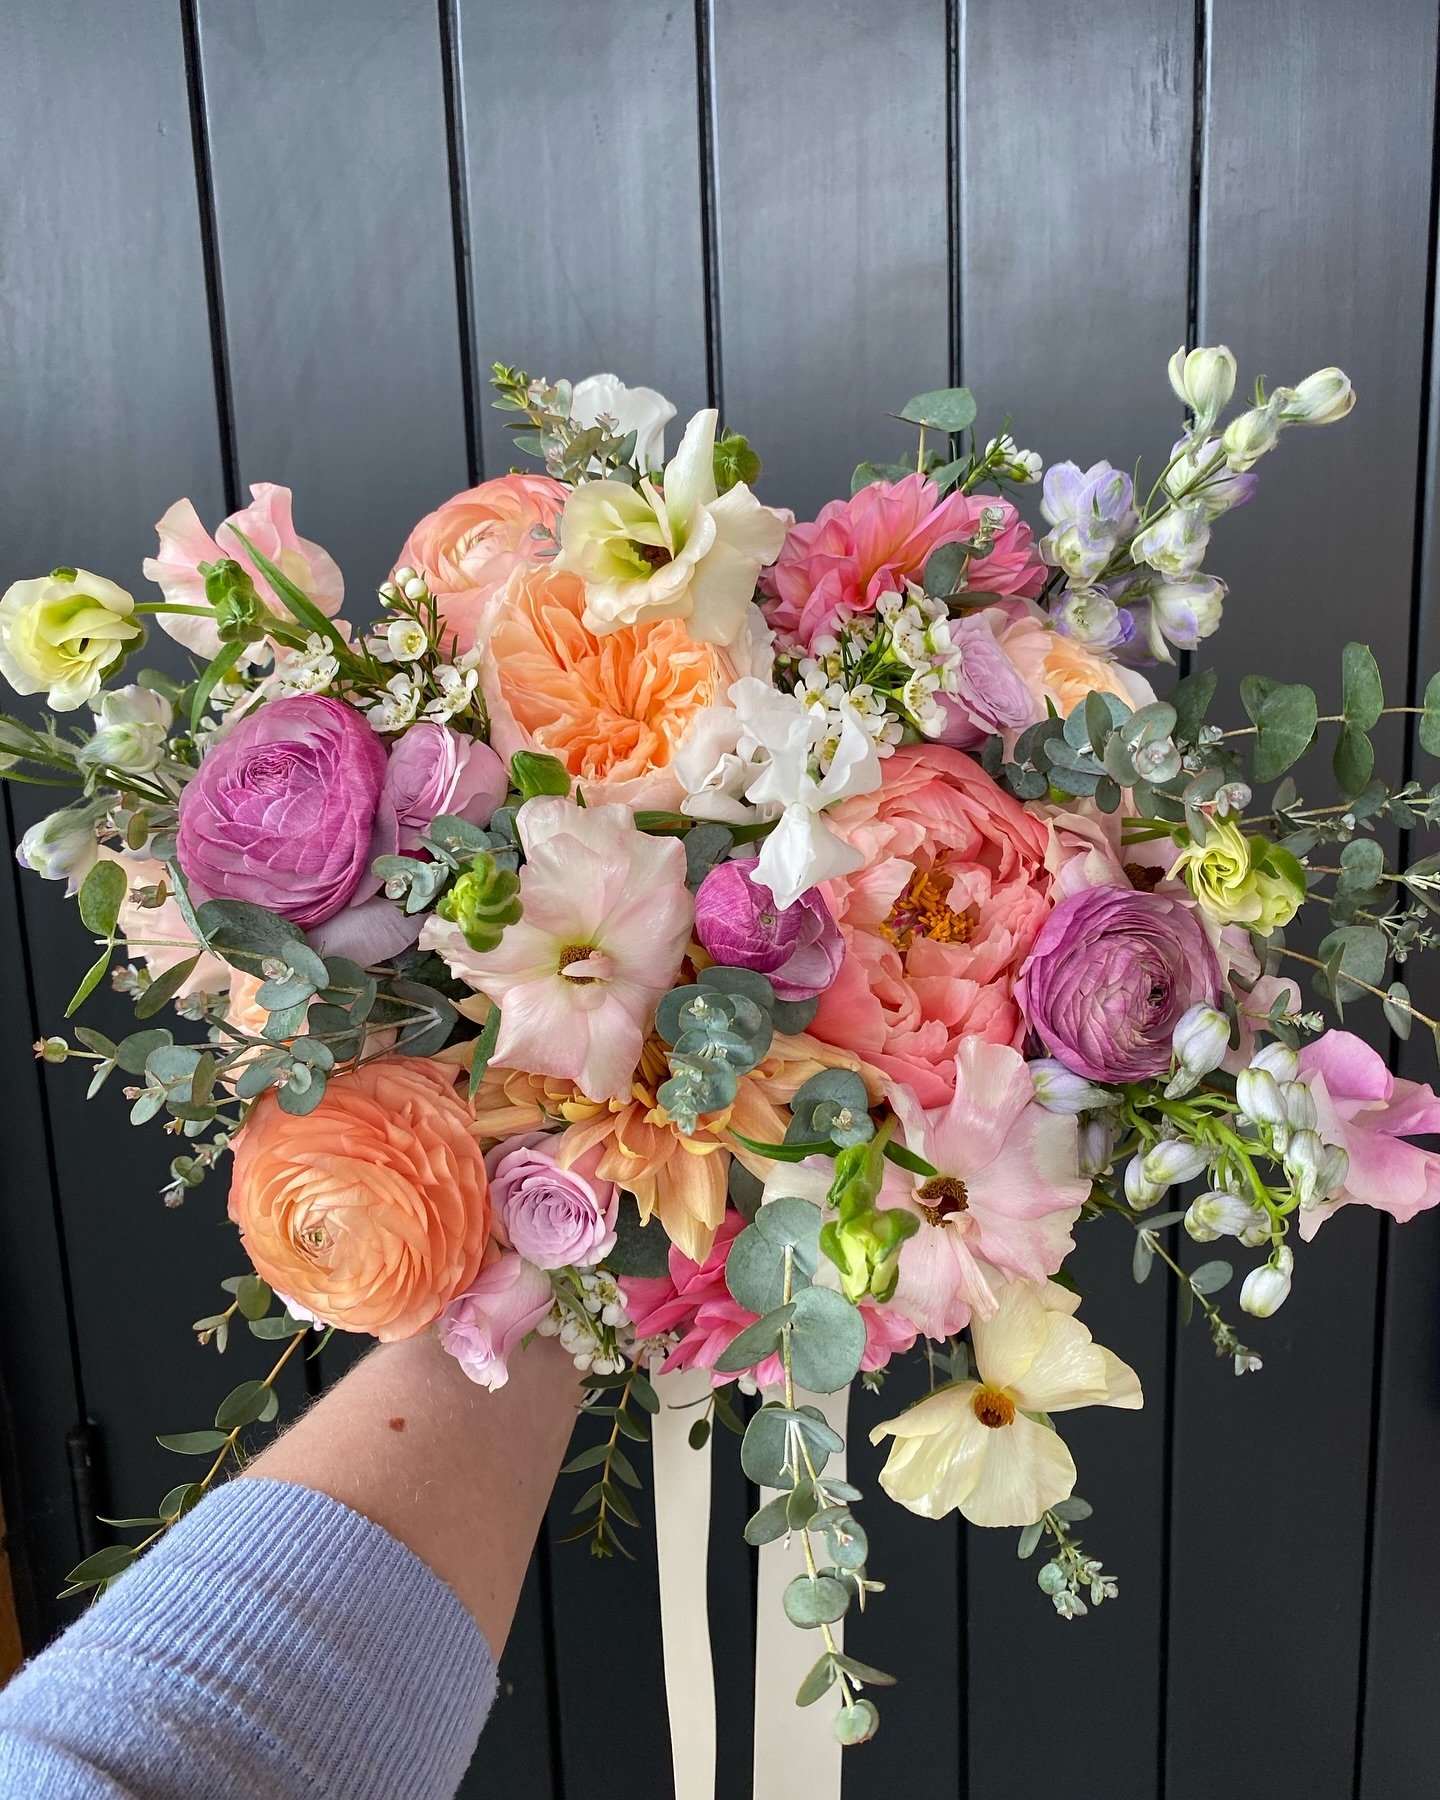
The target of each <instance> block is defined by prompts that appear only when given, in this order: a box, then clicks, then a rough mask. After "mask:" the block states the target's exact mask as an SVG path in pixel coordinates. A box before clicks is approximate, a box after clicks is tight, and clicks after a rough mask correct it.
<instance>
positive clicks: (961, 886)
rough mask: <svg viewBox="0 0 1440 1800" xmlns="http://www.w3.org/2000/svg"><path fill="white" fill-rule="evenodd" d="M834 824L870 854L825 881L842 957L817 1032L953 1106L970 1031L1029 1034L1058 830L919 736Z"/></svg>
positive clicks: (1016, 1040) (990, 1035)
mask: <svg viewBox="0 0 1440 1800" xmlns="http://www.w3.org/2000/svg"><path fill="white" fill-rule="evenodd" d="M881 768H882V776H881V781H880V786H879V787H878V788H877V789H876V791H875V792H874V793H873V794H865V795H861V796H858V797H856V798H853V799H850V800H844V801H842V802H841V803H840V805H838V806H837V807H835V808H834V809H833V810H832V811H831V812H830V813H829V814H827V819H828V821H829V823H830V825H831V827H832V829H833V830H835V831H837V832H838V833H839V834H840V836H841V837H843V838H844V839H845V841H846V842H847V843H850V844H853V845H854V847H855V848H856V849H857V850H859V851H860V852H861V853H862V855H863V856H864V858H865V864H864V867H863V868H862V869H860V870H859V872H858V873H856V874H854V875H847V876H842V877H840V878H839V879H837V880H835V881H831V882H828V883H826V884H825V893H826V896H827V898H828V899H829V902H830V910H831V912H833V913H834V915H835V917H836V919H837V920H838V921H839V923H840V929H841V932H842V933H843V935H844V938H845V946H846V956H845V961H844V962H843V963H842V964H841V966H840V973H839V975H838V976H837V977H836V978H835V981H834V983H833V985H832V986H831V987H830V988H829V989H828V990H827V991H826V992H825V993H824V994H823V995H822V996H821V998H820V1009H819V1011H818V1012H817V1014H816V1016H815V1020H814V1023H813V1024H812V1025H811V1027H810V1031H811V1033H812V1035H813V1036H815V1037H818V1038H821V1039H823V1040H824V1042H826V1043H829V1044H837V1045H839V1046H840V1047H841V1048H842V1049H845V1050H850V1051H853V1052H854V1053H855V1054H856V1055H857V1056H859V1057H861V1058H862V1059H863V1060H864V1061H865V1062H867V1063H870V1064H873V1065H874V1066H875V1067H876V1068H878V1069H880V1070H882V1071H883V1072H884V1073H885V1074H886V1075H888V1076H889V1077H890V1078H891V1079H892V1080H894V1081H898V1082H903V1083H904V1084H905V1085H906V1086H907V1087H910V1088H913V1089H914V1090H915V1093H916V1095H917V1096H918V1099H919V1102H920V1104H921V1105H922V1106H927V1107H931V1106H943V1105H944V1104H945V1102H946V1101H947V1100H948V1099H949V1097H950V1094H951V1092H952V1091H953V1089H954V1085H955V1054H956V1050H957V1047H958V1045H959V1043H960V1040H961V1039H962V1038H966V1037H974V1036H979V1037H983V1038H985V1039H987V1040H988V1041H989V1042H991V1043H997V1044H1010V1045H1013V1046H1014V1047H1015V1048H1016V1049H1018V1048H1019V1047H1020V1045H1021V1044H1022V1042H1023V1041H1024V1036H1025V1023H1024V1020H1023V1019H1022V1018H1021V1016H1020V1009H1019V1008H1018V1006H1017V1005H1016V1004H1015V980H1016V976H1017V975H1018V973H1019V970H1020V965H1021V964H1022V963H1023V962H1024V960H1025V958H1026V957H1027V956H1028V955H1029V953H1030V948H1031V946H1032V945H1033V943H1034V942H1035V939H1036V937H1037V936H1038V935H1039V932H1040V928H1041V926H1043V925H1044V923H1045V920H1046V919H1047V918H1048V917H1049V913H1050V908H1051V904H1052V896H1051V875H1050V872H1049V870H1048V868H1047V866H1046V858H1047V856H1048V855H1049V854H1050V847H1051V846H1050V833H1049V829H1048V827H1047V826H1046V825H1045V823H1044V822H1043V820H1041V819H1039V818H1037V817H1036V816H1035V815H1034V814H1033V813H1030V812H1027V811H1026V810H1025V808H1024V807H1022V806H1021V805H1020V804H1019V802H1018V801H1016V800H1013V799H1012V798H1011V797H1010V796H1009V795H1008V794H1007V793H1005V792H1004V790H1003V789H1001V788H1000V787H999V786H997V784H996V783H995V782H993V781H992V780H991V779H990V777H989V776H988V775H987V774H986V773H985V771H984V770H983V769H981V768H980V767H979V766H978V765H977V764H976V763H974V762H972V761H971V759H970V758H969V757H968V756H965V755H963V754H962V753H961V752H960V751H958V750H950V749H946V748H944V747H943V746H941V745H934V744H913V745H907V746H904V747H902V748H901V749H899V750H897V751H896V752H895V753H894V755H893V756H890V757H887V758H886V760H885V762H884V763H883V764H882V765H881Z"/></svg>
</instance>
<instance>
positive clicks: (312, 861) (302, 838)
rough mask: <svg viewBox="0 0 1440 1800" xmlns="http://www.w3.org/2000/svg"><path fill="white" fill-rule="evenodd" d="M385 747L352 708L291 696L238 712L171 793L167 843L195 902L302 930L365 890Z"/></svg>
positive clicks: (370, 883)
mask: <svg viewBox="0 0 1440 1800" xmlns="http://www.w3.org/2000/svg"><path fill="white" fill-rule="evenodd" d="M384 779H385V746H384V745H383V744H382V743H381V742H380V739H379V738H378V737H377V736H376V735H375V733H374V732H373V731H372V730H371V729H370V727H369V726H368V725H367V724H366V723H365V721H364V719H363V718H361V716H360V714H359V713H358V712H356V711H355V710H354V709H353V707H349V706H345V705H343V704H342V703H341V702H340V701H339V700H331V699H330V698H328V696H326V695H324V694H295V695H292V696H291V697H290V698H288V699H284V700H272V701H271V702H270V703H269V704H268V705H266V706H260V707H257V708H256V710H255V711H254V712H252V713H248V714H247V715H246V716H245V717H244V718H243V719H241V720H240V722H239V723H238V724H237V725H236V726H235V727H234V729H233V730H232V731H230V732H229V734H228V735H227V736H225V737H223V738H221V739H220V741H219V742H218V743H217V744H216V745H215V746H214V747H213V748H212V749H211V750H210V751H209V752H208V753H207V754H206V756H205V757H204V759H203V760H202V762H201V764H200V767H199V769H198V770H197V771H196V773H195V776H194V777H193V779H192V780H191V781H190V782H189V783H188V784H187V786H186V787H185V790H184V792H183V793H182V794H181V796H180V829H179V833H178V837H177V840H176V841H177V851H176V854H177V856H178V858H179V862H180V867H181V869H182V870H183V871H184V874H185V878H186V880H187V881H188V882H189V883H190V885H191V887H192V889H193V890H194V893H195V897H196V898H197V899H199V900H220V899H225V900H248V901H250V902H252V904H254V905H256V906H264V907H267V908H268V909H269V910H270V911H271V912H275V913H279V914H280V915H281V916H282V917H283V918H286V919H291V920H293V921H294V923H295V924H297V925H301V926H305V927H309V926H311V925H319V924H320V923H322V922H323V921H324V920H326V919H330V918H333V917H334V916H335V914H336V913H338V912H339V911H340V910H341V909H342V908H343V907H345V906H348V905H350V904H352V903H353V902H355V901H356V900H359V899H363V898H364V897H365V895H366V894H367V893H374V892H375V891H376V889H377V888H378V887H379V885H380V884H379V881H378V880H377V879H376V877H374V876H373V875H372V874H371V873H370V859H371V840H372V838H373V836H374V834H375V830H376V815H377V809H378V807H379V801H380V787H381V783H382V782H383V781H384Z"/></svg>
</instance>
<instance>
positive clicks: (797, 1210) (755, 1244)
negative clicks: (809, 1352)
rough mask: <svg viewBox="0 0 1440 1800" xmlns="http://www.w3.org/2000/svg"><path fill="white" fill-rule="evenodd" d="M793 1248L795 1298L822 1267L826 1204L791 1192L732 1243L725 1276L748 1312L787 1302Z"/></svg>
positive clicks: (762, 1211) (766, 1208)
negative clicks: (823, 1208)
mask: <svg viewBox="0 0 1440 1800" xmlns="http://www.w3.org/2000/svg"><path fill="white" fill-rule="evenodd" d="M787 1250H788V1251H789V1252H790V1290H791V1298H792V1299H793V1298H794V1297H795V1295H796V1294H797V1293H798V1292H799V1291H800V1290H801V1289H802V1288H808V1287H809V1285H810V1282H811V1280H812V1278H813V1276H814V1274H815V1271H816V1269H817V1268H818V1267H819V1266H820V1208H819V1207H818V1206H816V1205H815V1204H814V1202H813V1201H810V1200H799V1199H796V1198H795V1197H794V1196H791V1195H785V1196H782V1197H781V1198H780V1199H778V1200H772V1201H770V1202H769V1204H768V1205H765V1206H762V1207H761V1208H760V1210H759V1212H757V1213H756V1215H755V1219H754V1223H753V1224H750V1225H747V1226H746V1227H745V1229H744V1230H743V1231H742V1232H741V1233H740V1235H739V1237H737V1238H736V1239H735V1242H734V1243H733V1244H732V1245H731V1247H730V1256H729V1259H728V1261H727V1262H726V1264H725V1281H726V1285H727V1286H728V1287H729V1289H730V1292H731V1293H732V1294H733V1295H734V1297H735V1299H736V1300H738V1301H739V1303H740V1304H741V1306H743V1307H744V1308H745V1310H746V1311H747V1312H753V1313H761V1314H764V1313H769V1312H774V1311H775V1309H776V1307H777V1306H783V1305H784V1303H785V1262H786V1252H787ZM816 1391H817V1392H818V1391H820V1390H818V1389H817V1390H816Z"/></svg>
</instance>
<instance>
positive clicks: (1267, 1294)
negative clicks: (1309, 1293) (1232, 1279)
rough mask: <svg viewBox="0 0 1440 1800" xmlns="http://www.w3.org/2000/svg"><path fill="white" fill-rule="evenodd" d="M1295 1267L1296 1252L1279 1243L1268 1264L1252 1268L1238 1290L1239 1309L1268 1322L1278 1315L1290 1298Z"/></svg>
mask: <svg viewBox="0 0 1440 1800" xmlns="http://www.w3.org/2000/svg"><path fill="white" fill-rule="evenodd" d="M1294 1268H1295V1252H1294V1251H1293V1250H1292V1249H1291V1248H1290V1246H1289V1245H1288V1244H1282V1245H1281V1246H1280V1248H1279V1249H1278V1250H1277V1251H1276V1252H1275V1254H1274V1255H1273V1256H1272V1257H1271V1258H1270V1260H1269V1262H1268V1263H1262V1264H1261V1265H1260V1267H1259V1268H1258V1269H1252V1270H1251V1271H1250V1273H1249V1274H1248V1275H1247V1276H1246V1277H1245V1280H1244V1282H1243V1283H1242V1285H1241V1288H1240V1309H1241V1311H1242V1312H1247V1313H1249V1314H1251V1316H1252V1317H1254V1318H1256V1319H1268V1318H1269V1317H1270V1315H1271V1313H1275V1312H1279V1310H1280V1308H1281V1307H1282V1306H1283V1305H1284V1304H1285V1302H1286V1301H1287V1300H1288V1299H1289V1297H1290V1278H1291V1275H1292V1273H1293V1271H1294Z"/></svg>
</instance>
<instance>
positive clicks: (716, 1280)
mask: <svg viewBox="0 0 1440 1800" xmlns="http://www.w3.org/2000/svg"><path fill="white" fill-rule="evenodd" d="M744 1229H745V1221H744V1219H742V1218H741V1216H740V1214H739V1213H738V1212H734V1211H733V1210H732V1211H729V1212H727V1213H726V1214H725V1218H724V1220H723V1222H722V1223H721V1225H720V1228H719V1230H718V1231H717V1232H716V1234H715V1241H714V1243H713V1245H712V1246H711V1249H710V1254H709V1255H708V1256H707V1257H706V1259H705V1261H704V1262H703V1263H696V1262H692V1261H691V1259H690V1258H689V1257H688V1256H686V1255H685V1254H684V1253H683V1251H680V1250H677V1249H676V1248H675V1246H674V1245H673V1244H672V1245H671V1247H670V1270H669V1274H668V1275H662V1276H646V1277H643V1278H642V1277H640V1276H634V1275H629V1276H626V1278H625V1296H626V1303H627V1305H628V1306H629V1309H630V1317H631V1319H632V1320H633V1321H634V1325H635V1335H636V1337H637V1339H640V1340H644V1339H646V1338H658V1337H666V1336H668V1335H670V1334H671V1333H678V1335H679V1342H678V1343H677V1344H676V1345H675V1347H674V1349H673V1350H672V1351H671V1352H670V1354H669V1356H668V1357H667V1358H666V1360H665V1362H664V1364H663V1368H664V1370H665V1371H666V1372H668V1371H669V1370H671V1369H710V1370H711V1371H713V1370H714V1368H715V1364H716V1363H717V1362H718V1361H719V1360H720V1358H721V1357H722V1356H723V1355H724V1353H725V1351H726V1350H727V1349H728V1348H729V1347H730V1345H731V1344H732V1343H733V1342H734V1340H735V1339H736V1338H737V1337H738V1336H739V1335H740V1333H741V1332H742V1331H743V1330H744V1329H745V1327H746V1326H747V1325H753V1324H754V1323H755V1321H756V1319H757V1318H758V1316H759V1315H758V1314H757V1313H752V1312H747V1311H746V1310H745V1308H744V1307H743V1306H741V1305H740V1303H739V1301H737V1300H736V1299H735V1297H734V1295H733V1294H732V1293H731V1292H730V1289H729V1288H728V1287H727V1286H726V1284H725V1263H726V1259H727V1258H728V1256H729V1254H730V1246H731V1245H732V1244H733V1243H734V1241H735V1239H736V1238H737V1237H738V1236H739V1234H740V1233H741V1232H742V1231H743V1230H744ZM860 1313H861V1316H862V1317H863V1318H864V1320H865V1354H864V1357H863V1358H862V1359H861V1363H860V1366H861V1368H862V1369H867V1370H868V1369H880V1368H883V1367H884V1366H885V1364H886V1363H887V1362H889V1360H890V1358H891V1357H892V1356H893V1355H894V1354H895V1353H896V1352H897V1351H905V1350H908V1349H909V1348H910V1346H911V1345H912V1344H913V1343H914V1342H915V1338H916V1335H917V1334H916V1331H915V1327H914V1326H913V1325H912V1324H911V1322H910V1321H909V1320H908V1319H907V1318H906V1317H905V1316H904V1314H902V1313H899V1312H897V1311H896V1309H895V1308H894V1307H893V1306H888V1305H887V1306H875V1305H872V1304H871V1303H869V1302H868V1301H867V1302H865V1303H863V1304H862V1305H861V1308H860ZM747 1373H749V1374H750V1375H751V1376H753V1377H754V1379H755V1381H756V1383H757V1384H758V1385H759V1386H760V1387H762V1388H765V1387H778V1386H779V1385H780V1384H781V1383H782V1382H783V1381H784V1379H785V1370H784V1366H783V1364H782V1363H781V1361H780V1358H779V1357H778V1356H767V1357H766V1358H765V1359H764V1360H763V1361H762V1362H759V1363H757V1364H756V1365H755V1367H754V1368H753V1369H750V1370H748V1371H747ZM737 1379H738V1377H737V1376H736V1375H735V1374H716V1375H715V1376H714V1382H715V1386H716V1387H723V1386H724V1385H725V1384H726V1383H727V1382H730V1381H735V1380H737Z"/></svg>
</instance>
